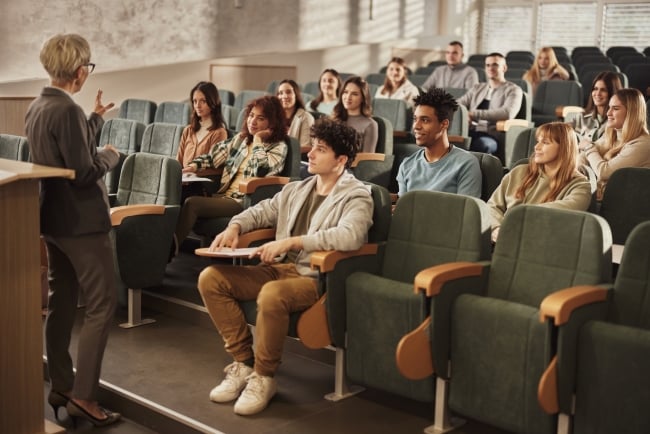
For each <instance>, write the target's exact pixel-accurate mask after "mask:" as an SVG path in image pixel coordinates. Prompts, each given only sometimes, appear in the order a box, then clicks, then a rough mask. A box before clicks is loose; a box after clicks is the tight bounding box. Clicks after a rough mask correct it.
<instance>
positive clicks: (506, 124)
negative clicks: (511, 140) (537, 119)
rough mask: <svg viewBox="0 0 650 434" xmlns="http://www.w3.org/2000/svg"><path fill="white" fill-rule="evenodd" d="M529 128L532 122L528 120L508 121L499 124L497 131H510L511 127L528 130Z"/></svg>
mask: <svg viewBox="0 0 650 434" xmlns="http://www.w3.org/2000/svg"><path fill="white" fill-rule="evenodd" d="M529 126H530V122H528V121H527V120H526V119H508V120H505V121H498V122H497V131H508V130H509V129H510V128H511V127H523V128H528V127H529Z"/></svg>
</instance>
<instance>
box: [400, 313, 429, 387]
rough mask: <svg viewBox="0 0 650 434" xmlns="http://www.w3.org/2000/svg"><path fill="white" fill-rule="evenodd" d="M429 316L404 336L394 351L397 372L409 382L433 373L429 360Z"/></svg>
mask: <svg viewBox="0 0 650 434" xmlns="http://www.w3.org/2000/svg"><path fill="white" fill-rule="evenodd" d="M430 326H431V316H430V315H429V316H428V317H426V319H425V320H424V321H423V322H422V324H420V325H419V326H418V327H417V328H416V329H415V330H413V331H412V332H410V333H408V334H406V335H404V336H403V337H402V339H400V341H399V343H398V344H397V349H396V350H395V363H396V364H397V370H398V371H399V372H400V374H402V375H403V376H404V377H406V378H408V379H409V380H421V379H423V378H426V377H428V376H429V375H432V374H433V373H434V372H435V369H434V366H433V359H432V358H431V338H430V336H429V327H430Z"/></svg>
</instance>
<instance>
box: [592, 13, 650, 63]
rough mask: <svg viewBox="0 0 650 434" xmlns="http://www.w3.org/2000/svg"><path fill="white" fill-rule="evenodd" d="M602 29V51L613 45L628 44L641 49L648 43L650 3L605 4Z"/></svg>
mask: <svg viewBox="0 0 650 434" xmlns="http://www.w3.org/2000/svg"><path fill="white" fill-rule="evenodd" d="M602 31H603V44H602V47H601V49H602V50H603V51H604V50H605V49H606V48H609V47H612V46H615V45H628V46H632V47H636V49H637V50H639V51H643V49H644V48H645V47H647V46H649V45H650V4H649V3H619V4H609V3H608V4H606V5H605V11H604V13H603V29H602Z"/></svg>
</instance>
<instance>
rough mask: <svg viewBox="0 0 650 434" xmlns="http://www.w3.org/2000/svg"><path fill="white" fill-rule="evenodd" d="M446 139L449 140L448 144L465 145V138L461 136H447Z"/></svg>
mask: <svg viewBox="0 0 650 434" xmlns="http://www.w3.org/2000/svg"><path fill="white" fill-rule="evenodd" d="M447 138H448V139H449V143H460V144H464V143H465V137H463V136H447Z"/></svg>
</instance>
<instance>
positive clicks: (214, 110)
mask: <svg viewBox="0 0 650 434" xmlns="http://www.w3.org/2000/svg"><path fill="white" fill-rule="evenodd" d="M197 90H198V91H201V92H202V93H203V95H204V96H205V102H206V103H207V104H208V107H210V117H211V118H212V126H210V128H208V130H210V131H212V130H216V129H217V128H226V122H225V121H224V120H223V113H221V98H219V90H218V89H217V86H215V85H214V83H211V82H209V81H199V82H198V83H197V84H196V86H194V87H193V88H192V90H191V91H190V104H191V105H192V119H191V120H190V123H191V124H192V131H194V132H196V131H198V130H200V129H201V122H200V121H201V119H200V118H199V116H198V115H197V114H196V110H194V92H196V91H197Z"/></svg>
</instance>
